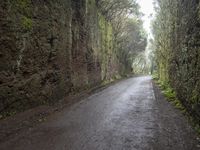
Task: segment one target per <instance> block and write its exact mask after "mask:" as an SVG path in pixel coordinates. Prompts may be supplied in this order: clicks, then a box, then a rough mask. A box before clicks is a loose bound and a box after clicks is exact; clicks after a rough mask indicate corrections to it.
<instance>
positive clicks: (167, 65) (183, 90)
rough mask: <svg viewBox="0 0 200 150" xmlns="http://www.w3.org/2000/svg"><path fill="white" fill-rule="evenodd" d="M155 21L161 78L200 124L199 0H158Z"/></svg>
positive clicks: (157, 55) (157, 56)
mask: <svg viewBox="0 0 200 150" xmlns="http://www.w3.org/2000/svg"><path fill="white" fill-rule="evenodd" d="M159 7H160V8H159V9H160V10H159V13H158V15H157V18H156V21H155V23H154V35H155V43H154V44H155V46H156V61H157V67H158V74H159V78H160V80H161V81H162V82H164V83H165V84H170V86H171V87H172V88H173V89H174V90H175V92H176V95H177V97H178V99H179V100H180V101H181V102H182V104H183V105H184V106H185V108H186V109H187V110H188V112H190V113H191V114H192V115H193V116H194V118H195V120H196V121H197V122H198V123H199V124H200V13H199V12H200V3H199V1H197V0H190V1H182V0H170V1H168V0H165V1H160V2H159Z"/></svg>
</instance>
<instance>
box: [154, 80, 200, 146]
mask: <svg viewBox="0 0 200 150" xmlns="http://www.w3.org/2000/svg"><path fill="white" fill-rule="evenodd" d="M153 89H154V94H155V98H156V105H157V108H158V110H157V111H158V112H159V113H156V115H155V118H156V122H157V126H158V130H157V133H156V136H157V138H156V139H157V141H156V142H155V143H156V145H155V146H154V147H155V149H160V148H161V147H163V145H165V148H166V149H169V150H176V148H178V147H179V148H180V147H182V150H185V149H188V148H190V149H191V150H198V149H200V138H199V137H198V135H197V133H196V132H195V130H194V129H193V127H192V125H191V124H190V122H189V120H188V118H187V117H186V116H184V115H183V113H182V112H181V111H180V110H178V109H176V108H175V106H173V104H171V103H170V102H168V101H167V100H166V98H165V97H164V95H163V94H162V92H161V90H160V89H159V87H158V86H157V85H156V84H155V83H154V82H153ZM188 150H189V149H188Z"/></svg>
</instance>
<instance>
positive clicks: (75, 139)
mask: <svg viewBox="0 0 200 150" xmlns="http://www.w3.org/2000/svg"><path fill="white" fill-rule="evenodd" d="M154 93H155V94H154ZM186 120H187V119H186V118H185V117H184V116H183V115H182V114H181V113H180V112H179V111H178V110H176V109H175V108H174V107H173V106H172V105H171V104H170V103H168V102H167V101H166V100H165V99H164V98H163V97H162V95H161V93H160V91H159V89H158V88H157V87H154V88H153V85H152V81H151V77H149V76H144V77H135V78H130V79H127V80H122V81H120V82H118V83H116V84H114V85H111V86H110V87H108V88H106V89H104V90H102V91H100V92H97V93H95V94H93V95H91V96H90V97H88V98H86V99H85V100H83V101H81V102H79V103H77V104H75V105H73V106H72V107H70V109H64V110H63V111H61V112H58V113H56V114H54V115H52V116H50V117H49V118H48V119H47V121H46V122H44V123H42V124H40V125H38V126H37V127H34V128H31V129H30V130H29V131H26V132H22V133H19V134H18V135H15V136H13V137H10V139H8V140H6V141H3V142H1V143H0V149H1V150H11V149H12V150H27V149H28V150H35V149H37V150H47V149H48V150H94V149H95V150H179V149H180V150H198V149H199V148H198V138H197V136H196V135H195V132H194V131H193V129H192V128H191V126H190V125H189V123H188V122H187V121H186Z"/></svg>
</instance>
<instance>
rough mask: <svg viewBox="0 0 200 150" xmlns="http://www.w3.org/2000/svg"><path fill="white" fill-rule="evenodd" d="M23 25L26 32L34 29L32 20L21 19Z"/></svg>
mask: <svg viewBox="0 0 200 150" xmlns="http://www.w3.org/2000/svg"><path fill="white" fill-rule="evenodd" d="M21 25H22V28H23V29H24V30H31V29H32V27H33V22H32V19H30V18H27V17H25V16H23V17H22V19H21Z"/></svg>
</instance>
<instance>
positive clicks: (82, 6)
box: [0, 0, 119, 115]
mask: <svg viewBox="0 0 200 150" xmlns="http://www.w3.org/2000/svg"><path fill="white" fill-rule="evenodd" d="M0 35H1V37H0V58H1V61H0V91H1V92H0V112H1V114H3V115H5V113H10V112H18V111H23V110H25V109H28V108H32V107H35V106H38V105H41V104H45V103H49V102H52V103H53V102H56V101H58V100H61V99H62V98H64V97H65V96H66V95H68V94H69V93H71V92H77V91H80V90H84V89H86V88H89V87H93V86H96V85H99V84H100V83H102V82H103V81H105V80H106V81H108V80H112V79H113V78H114V77H115V76H117V75H118V71H119V65H118V60H117V58H116V54H115V50H114V49H113V33H112V26H111V24H110V23H109V22H108V21H106V20H105V18H104V16H103V15H102V14H101V13H100V11H98V8H97V6H96V1H95V0H76V1H74V0H48V1H40V0H34V1H32V0H4V1H1V2H0Z"/></svg>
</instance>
